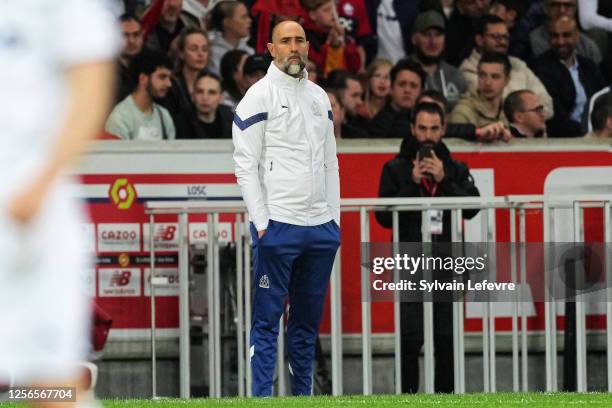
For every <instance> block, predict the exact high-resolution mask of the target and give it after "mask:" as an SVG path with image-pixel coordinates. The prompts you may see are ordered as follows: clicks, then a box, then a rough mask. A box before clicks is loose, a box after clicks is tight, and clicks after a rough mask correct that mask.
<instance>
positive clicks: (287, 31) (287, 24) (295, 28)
mask: <svg viewBox="0 0 612 408" xmlns="http://www.w3.org/2000/svg"><path fill="white" fill-rule="evenodd" d="M294 35H301V36H302V37H304V38H306V33H305V32H304V29H303V28H302V26H301V25H300V24H299V23H297V22H296V21H292V20H287V21H281V22H280V23H278V24H277V25H275V26H274V28H273V29H272V43H277V42H278V41H279V40H280V39H281V38H283V37H286V36H294Z"/></svg>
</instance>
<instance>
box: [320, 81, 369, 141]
mask: <svg viewBox="0 0 612 408" xmlns="http://www.w3.org/2000/svg"><path fill="white" fill-rule="evenodd" d="M327 87H328V88H330V89H334V90H336V91H337V92H338V95H339V97H340V103H341V104H342V106H343V107H344V111H345V117H344V121H343V126H342V138H343V139H363V138H367V137H368V134H367V130H366V129H367V128H368V126H369V124H370V121H369V120H368V119H366V118H364V117H361V116H359V115H358V114H357V109H358V107H359V106H360V105H361V104H363V99H362V97H363V87H362V86H361V82H359V78H357V76H356V75H355V74H352V73H350V72H348V71H344V70H336V71H332V72H330V74H329V77H328V78H327Z"/></svg>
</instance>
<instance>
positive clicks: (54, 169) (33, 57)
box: [0, 0, 119, 407]
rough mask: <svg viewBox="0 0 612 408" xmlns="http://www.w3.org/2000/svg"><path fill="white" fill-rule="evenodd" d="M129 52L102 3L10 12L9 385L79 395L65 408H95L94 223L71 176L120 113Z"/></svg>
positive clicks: (3, 325)
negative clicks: (89, 358)
mask: <svg viewBox="0 0 612 408" xmlns="http://www.w3.org/2000/svg"><path fill="white" fill-rule="evenodd" d="M118 42H119V37H118V28H117V27H116V26H115V21H114V16H113V15H112V13H111V12H110V9H109V8H108V7H104V6H103V5H102V4H101V1H97V0H63V1H56V0H29V1H24V2H21V1H20V2H16V1H10V2H2V3H0V61H2V63H0V78H2V93H0V135H1V136H0V166H1V168H2V170H3V176H2V183H0V231H2V233H1V234H0V253H1V254H2V256H1V257H0V384H10V385H11V386H14V387H26V386H27V387H34V389H40V388H41V387H76V403H72V404H61V406H62V407H67V406H71V405H72V406H79V407H84V406H88V405H89V404H91V403H92V402H91V401H89V400H87V399H86V398H81V395H80V394H79V390H80V389H82V388H83V387H82V382H83V381H82V380H81V379H80V377H79V373H78V371H77V367H78V366H77V365H75V363H76V362H78V361H81V360H84V359H85V357H86V352H87V348H88V343H89V341H88V339H89V328H88V325H89V323H88V322H89V319H90V316H91V315H90V307H89V300H88V299H87V298H86V297H85V294H84V293H85V292H84V290H83V286H84V279H83V274H84V273H85V272H87V268H88V267H90V265H89V263H88V259H87V256H86V253H85V246H84V244H83V239H82V237H81V235H82V234H81V232H80V228H81V227H80V226H81V224H82V223H83V222H84V220H85V218H84V217H83V215H84V213H83V211H82V209H81V208H80V205H79V203H78V202H77V201H76V200H75V198H74V197H75V196H76V194H75V191H73V187H71V184H70V183H69V182H68V181H67V180H66V179H65V178H64V176H63V173H64V171H65V170H67V168H68V166H69V165H70V164H73V163H74V162H75V159H76V158H77V157H78V156H79V154H80V153H81V152H82V150H83V149H84V148H85V146H86V142H87V140H89V139H92V138H93V137H94V136H95V134H96V132H98V131H99V130H100V129H101V126H102V124H103V121H104V117H105V115H106V114H107V113H108V111H109V108H110V102H111V99H112V89H113V84H112V73H113V71H114V63H113V58H114V56H115V52H116V51H117V48H118ZM7 394H8V393H7ZM5 397H6V396H5ZM13 399H14V395H13ZM35 399H36V401H34V400H32V399H31V400H30V401H32V402H37V406H46V405H47V404H48V403H47V402H44V401H43V400H42V398H41V395H40V393H39V394H38V398H35ZM20 400H21V401H23V399H21V398H20Z"/></svg>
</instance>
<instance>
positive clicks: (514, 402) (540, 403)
mask: <svg viewBox="0 0 612 408" xmlns="http://www.w3.org/2000/svg"><path fill="white" fill-rule="evenodd" d="M102 404H103V406H104V408H123V407H130V408H166V407H168V408H169V407H173V408H174V407H184V408H197V407H228V408H229V407H232V408H242V407H255V408H256V407H272V408H276V407H278V408H294V407H295V408H316V407H344V408H346V407H363V408H378V407H389V408H391V407H407V408H408V407H432V408H445V407H453V408H462V407H483V408H488V407H546V408H557V407H574V406H588V407H612V394H606V393H585V394H578V393H551V394H546V393H536V392H533V393H493V394H464V395H442V394H434V395H426V394H417V395H371V396H362V395H350V396H340V397H330V396H314V397H286V398H251V399H247V398H222V399H191V400H181V399H173V398H172V399H170V398H168V399H166V398H160V399H156V400H148V399H132V400H119V399H117V400H103V401H102ZM59 405H61V404H59ZM0 406H2V407H3V408H4V407H21V406H23V405H21V404H13V403H5V404H0Z"/></svg>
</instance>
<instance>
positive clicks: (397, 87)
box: [370, 58, 425, 138]
mask: <svg viewBox="0 0 612 408" xmlns="http://www.w3.org/2000/svg"><path fill="white" fill-rule="evenodd" d="M424 84H425V71H423V68H421V65H420V64H419V63H417V62H415V61H412V60H411V59H407V58H406V59H402V60H400V61H398V63H397V64H395V65H394V66H393V68H392V69H391V100H390V101H389V102H388V103H387V104H386V105H385V107H384V108H383V109H382V110H381V111H380V112H378V114H377V115H376V116H374V119H372V124H371V126H370V135H371V137H379V138H380V137H401V138H403V137H406V136H407V135H408V134H409V133H410V128H409V126H410V119H411V117H412V108H414V105H415V104H416V100H417V98H418V97H419V95H420V94H421V91H422V90H423V85H424Z"/></svg>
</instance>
